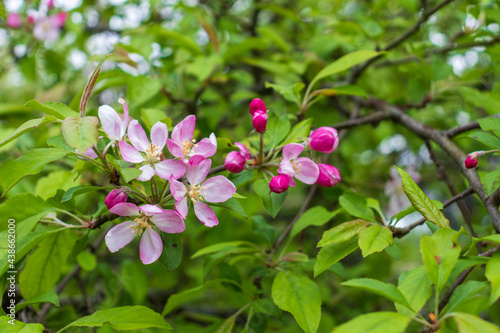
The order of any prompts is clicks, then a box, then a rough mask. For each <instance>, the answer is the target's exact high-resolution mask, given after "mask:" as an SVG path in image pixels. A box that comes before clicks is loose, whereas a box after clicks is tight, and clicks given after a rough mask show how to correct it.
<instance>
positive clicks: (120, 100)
mask: <svg viewBox="0 0 500 333" xmlns="http://www.w3.org/2000/svg"><path fill="white" fill-rule="evenodd" d="M118 103H120V104H121V105H123V123H122V127H121V131H120V133H121V136H122V138H123V136H124V135H125V133H126V132H127V127H128V121H129V116H128V105H127V103H126V102H125V100H124V99H123V98H118Z"/></svg>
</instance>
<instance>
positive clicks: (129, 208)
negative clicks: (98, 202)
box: [109, 202, 140, 216]
mask: <svg viewBox="0 0 500 333" xmlns="http://www.w3.org/2000/svg"><path fill="white" fill-rule="evenodd" d="M109 211H110V212H111V213H113V214H116V215H120V216H136V215H140V213H139V208H137V206H136V205H134V204H133V203H130V202H122V203H119V204H117V205H115V206H113V207H111V209H110V210H109Z"/></svg>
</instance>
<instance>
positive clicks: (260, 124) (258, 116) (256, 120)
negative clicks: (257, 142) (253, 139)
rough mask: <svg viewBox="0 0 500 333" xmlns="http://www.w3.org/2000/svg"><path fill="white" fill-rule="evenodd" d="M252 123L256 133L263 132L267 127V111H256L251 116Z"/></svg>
mask: <svg viewBox="0 0 500 333" xmlns="http://www.w3.org/2000/svg"><path fill="white" fill-rule="evenodd" d="M252 125H253V128H255V131H256V132H257V133H264V132H265V130H266V127H267V113H265V112H262V111H256V112H255V113H254V114H253V116H252Z"/></svg>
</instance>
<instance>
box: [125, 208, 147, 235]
mask: <svg viewBox="0 0 500 333" xmlns="http://www.w3.org/2000/svg"><path fill="white" fill-rule="evenodd" d="M134 222H135V223H137V224H136V225H131V226H130V229H132V233H133V234H134V235H141V234H142V232H143V231H144V229H146V228H148V229H151V225H150V224H149V216H147V215H146V214H144V213H141V217H138V218H136V219H135V220H134Z"/></svg>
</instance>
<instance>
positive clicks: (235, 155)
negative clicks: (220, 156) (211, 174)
mask: <svg viewBox="0 0 500 333" xmlns="http://www.w3.org/2000/svg"><path fill="white" fill-rule="evenodd" d="M245 163H246V160H245V158H244V157H243V155H241V154H240V153H239V152H237V151H232V152H230V153H229V154H227V156H226V159H225V160H224V166H225V167H226V170H227V171H229V172H232V173H240V172H242V171H243V170H244V169H245Z"/></svg>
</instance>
